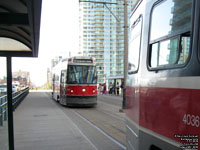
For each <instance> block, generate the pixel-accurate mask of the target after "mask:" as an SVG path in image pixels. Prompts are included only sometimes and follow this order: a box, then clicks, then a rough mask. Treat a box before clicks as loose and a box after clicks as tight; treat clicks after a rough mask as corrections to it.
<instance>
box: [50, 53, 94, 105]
mask: <svg viewBox="0 0 200 150" xmlns="http://www.w3.org/2000/svg"><path fill="white" fill-rule="evenodd" d="M52 97H53V99H55V100H56V101H58V102H59V103H61V104H63V105H67V106H71V105H87V106H93V105H96V104H97V73H96V60H95V59H94V58H92V57H85V56H77V57H72V58H69V59H64V60H63V61H62V62H60V63H59V64H57V65H56V66H55V67H54V68H53V92H52Z"/></svg>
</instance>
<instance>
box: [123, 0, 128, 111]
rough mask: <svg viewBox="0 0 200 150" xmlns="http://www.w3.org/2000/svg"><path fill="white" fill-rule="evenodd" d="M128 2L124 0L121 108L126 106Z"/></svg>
mask: <svg viewBox="0 0 200 150" xmlns="http://www.w3.org/2000/svg"><path fill="white" fill-rule="evenodd" d="M127 6H128V3H127V1H126V0H124V88H123V102H122V109H125V108H126V78H127V64H128V12H127V11H128V9H127Z"/></svg>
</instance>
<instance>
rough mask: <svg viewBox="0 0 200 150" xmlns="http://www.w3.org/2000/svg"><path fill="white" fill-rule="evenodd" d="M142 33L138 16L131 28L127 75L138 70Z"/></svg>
mask: <svg viewBox="0 0 200 150" xmlns="http://www.w3.org/2000/svg"><path fill="white" fill-rule="evenodd" d="M141 33H142V17H141V16H140V17H139V18H138V19H137V20H136V21H135V22H134V23H133V25H132V26H131V37H130V44H129V52H128V73H129V74H131V73H134V72H136V71H137V70H138V66H139V55H140V39H141Z"/></svg>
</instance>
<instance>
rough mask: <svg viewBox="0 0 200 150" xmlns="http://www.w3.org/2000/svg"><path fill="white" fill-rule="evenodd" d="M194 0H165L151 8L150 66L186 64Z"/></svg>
mask: <svg viewBox="0 0 200 150" xmlns="http://www.w3.org/2000/svg"><path fill="white" fill-rule="evenodd" d="M192 2H193V1H192V0H190V1H188V0H182V1H173V0H167V1H166V0H164V1H162V2H161V3H159V4H157V5H155V7H154V8H153V10H152V20H151V31H150V61H149V63H150V65H149V66H150V67H152V68H157V67H165V68H166V67H174V66H176V65H180V64H185V63H186V62H187V60H188V58H189V54H190V49H191V48H190V41H191V32H192Z"/></svg>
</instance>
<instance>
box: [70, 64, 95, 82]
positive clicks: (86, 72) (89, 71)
mask: <svg viewBox="0 0 200 150" xmlns="http://www.w3.org/2000/svg"><path fill="white" fill-rule="evenodd" d="M67 83H68V84H96V83H97V75H96V67H95V66H81V65H79V66H78V65H69V66H68V75H67Z"/></svg>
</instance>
